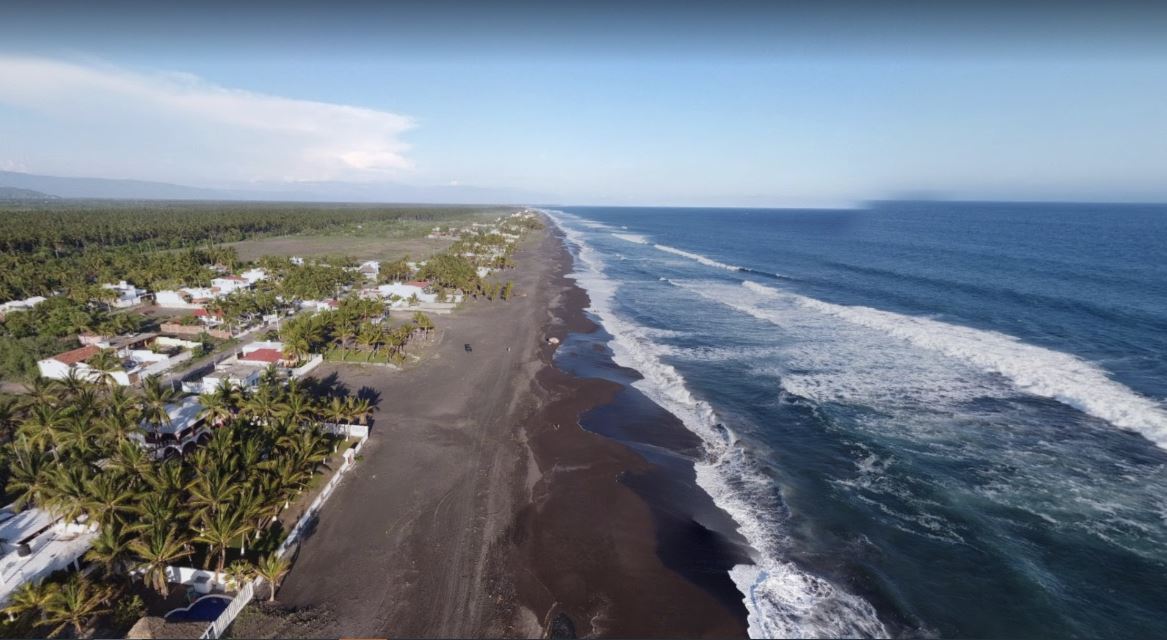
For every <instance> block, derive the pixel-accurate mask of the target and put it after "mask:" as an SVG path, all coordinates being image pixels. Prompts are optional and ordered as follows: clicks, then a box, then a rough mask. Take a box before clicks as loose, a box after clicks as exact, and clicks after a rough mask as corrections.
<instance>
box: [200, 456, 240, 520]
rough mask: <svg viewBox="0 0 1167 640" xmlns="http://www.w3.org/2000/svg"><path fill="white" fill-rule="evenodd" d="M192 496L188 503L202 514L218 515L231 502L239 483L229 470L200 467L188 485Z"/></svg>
mask: <svg viewBox="0 0 1167 640" xmlns="http://www.w3.org/2000/svg"><path fill="white" fill-rule="evenodd" d="M187 488H188V490H189V491H190V497H189V498H188V499H187V503H188V504H190V506H191V507H192V508H193V509H194V510H195V512H196V513H199V514H201V515H204V516H207V515H211V516H214V515H217V514H218V513H219V512H220V511H221V510H222V509H223V507H225V506H227V505H228V504H229V503H230V500H231V498H232V496H234V495H235V492H236V491H238V490H239V483H238V482H236V479H235V478H234V477H233V476H232V475H231V474H230V473H228V472H225V471H223V470H221V469H219V468H218V467H216V466H211V467H209V468H202V469H199V471H198V475H196V476H195V478H194V481H192V482H191V483H190V485H189V486H188V487H187Z"/></svg>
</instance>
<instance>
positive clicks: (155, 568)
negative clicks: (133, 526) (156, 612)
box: [130, 525, 192, 598]
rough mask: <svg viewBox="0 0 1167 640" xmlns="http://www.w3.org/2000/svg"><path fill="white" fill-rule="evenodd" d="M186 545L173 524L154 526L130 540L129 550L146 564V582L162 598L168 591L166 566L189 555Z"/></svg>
mask: <svg viewBox="0 0 1167 640" xmlns="http://www.w3.org/2000/svg"><path fill="white" fill-rule="evenodd" d="M186 547H187V545H186V543H185V542H184V541H183V540H182V539H180V538H179V536H178V529H177V527H175V526H173V525H171V526H169V527H165V528H164V527H163V526H154V527H152V528H150V529H149V530H148V531H147V532H146V535H144V536H142V537H140V538H136V539H134V540H131V541H130V551H133V552H134V555H136V556H138V557H139V558H141V559H142V561H143V562H144V563H145V565H146V566H145V569H146V574H145V576H144V578H145V580H146V582H147V584H149V585H150V588H152V589H154V590H155V591H157V592H158V593H160V594H161V595H162V597H163V598H165V597H167V595H169V593H170V589H169V588H168V587H167V583H168V582H169V581H170V580H169V576H167V575H166V568H167V567H169V566H170V565H171V564H172V563H174V562H177V561H179V560H181V559H183V558H185V557H187V556H189V555H191V553H192V552H191V551H190V550H189V549H187V548H186Z"/></svg>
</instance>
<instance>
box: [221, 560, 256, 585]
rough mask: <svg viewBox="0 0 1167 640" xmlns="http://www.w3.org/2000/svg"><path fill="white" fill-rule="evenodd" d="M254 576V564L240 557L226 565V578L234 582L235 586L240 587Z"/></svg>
mask: <svg viewBox="0 0 1167 640" xmlns="http://www.w3.org/2000/svg"><path fill="white" fill-rule="evenodd" d="M254 577H255V565H253V564H251V563H250V562H248V561H246V560H243V559H242V558H241V559H239V560H236V561H234V562H232V563H231V564H229V565H227V579H228V580H230V581H231V582H234V583H235V588H236V589H237V590H238V589H242V588H243V585H244V584H246V583H247V581H248V580H251V579H252V578H254Z"/></svg>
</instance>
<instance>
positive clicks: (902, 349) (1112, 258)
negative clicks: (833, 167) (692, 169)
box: [548, 202, 1167, 638]
mask: <svg viewBox="0 0 1167 640" xmlns="http://www.w3.org/2000/svg"><path fill="white" fill-rule="evenodd" d="M548 211H549V213H550V215H551V216H552V217H553V219H554V220H555V222H556V224H557V225H558V226H559V227H560V228H561V229H562V231H563V233H564V235H565V242H566V244H567V245H568V248H569V249H570V250H571V252H572V253H573V256H574V258H575V273H574V274H573V277H574V278H575V279H576V280H577V281H578V282H579V284H580V285H581V286H582V287H583V288H584V289H585V290H586V291H587V292H588V294H589V296H590V298H591V308H590V309H589V313H590V314H591V315H592V316H593V318H594V319H595V320H596V321H597V322H598V324H600V325H601V327H602V330H601V331H599V332H598V333H597V334H595V335H593V336H576V337H573V338H571V339H569V340H568V341H567V342H566V343H565V345H564V348H563V349H562V351H563V355H562V356H561V358H562V359H563V360H564V361H565V363H566V366H567V367H568V368H574V369H575V371H576V372H577V373H581V374H583V375H607V376H609V377H613V378H614V379H618V380H620V381H622V382H625V383H626V384H628V385H630V391H631V392H632V393H635V394H637V396H638V397H639V398H640V399H641V402H647V401H651V403H649V404H652V403H655V405H659V407H660V408H663V409H665V410H667V411H668V412H669V413H672V414H673V415H674V416H676V417H677V418H679V419H680V421H681V422H682V423H683V424H684V425H685V427H686V428H687V429H688V430H690V431H692V432H693V433H694V434H696V435H697V436H699V438H700V443H701V445H700V447H697V448H696V449H695V450H691V451H676V452H667V453H661V454H660V455H659V456H658V457H659V458H660V459H661V460H665V459H668V460H673V461H675V460H677V459H683V460H685V461H686V462H685V463H686V464H687V465H688V466H689V467H691V471H690V472H691V473H694V472H695V474H696V481H697V484H698V485H699V486H700V487H701V488H702V489H703V490H704V491H705V492H706V493H708V494H709V495H710V496H711V497H712V499H713V502H714V503H716V505H717V506H719V507H720V508H721V509H722V510H724V511H725V512H726V513H728V514H729V515H730V516H732V522H731V523H730V524H729V526H728V527H726V526H725V525H724V524H722V525H718V524H716V523H715V522H714V520H715V519H710V521H709V524H708V526H709V528H710V529H713V530H716V529H717V528H718V526H720V527H721V528H722V529H726V528H728V529H732V530H736V535H739V536H740V538H744V540H745V541H746V542H748V551H747V554H748V561H738V562H736V564H734V565H733V566H731V567H724V568H721V569H719V571H720V572H722V573H724V574H725V575H726V577H727V578H728V580H732V585H733V587H736V591H734V597H735V598H738V599H739V600H740V601H741V602H742V603H744V605H745V610H746V612H748V619H749V625H750V634H751V636H753V637H774V636H778V637H799V636H802V637H823V636H945V637H1026V638H1031V637H1101V636H1107V637H1117V636H1124V637H1154V636H1162V634H1163V633H1164V629H1165V628H1167V627H1165V626H1164V624H1165V623H1164V620H1167V404H1165V398H1167V206H1151V205H1099V204H1029V203H1027V204H1010V203H939V202H903V203H880V204H876V205H872V206H870V207H868V208H864V209H856V210H837V211H827V210H792V209H791V210H747V209H690V208H686V209H665V208H587V207H559V208H557V209H550V210H548ZM585 353H589V354H591V353H600V356H595V355H588V356H587V357H584V356H582V355H581V354H585ZM596 357H602V358H605V359H608V360H609V361H610V362H611V363H614V364H615V365H619V368H620V369H630V370H633V371H634V372H635V373H636V375H635V376H625V377H624V378H621V377H620V376H619V375H617V374H615V373H612V372H610V371H609V372H607V373H605V372H604V371H603V367H602V366H601V365H599V364H597V363H596V361H595V358H596ZM589 358H590V360H589ZM587 362H591V364H590V365H589V364H586V363H587ZM613 369H615V368H613ZM644 399H647V400H644ZM625 402H626V407H629V408H627V409H622V410H620V411H612V410H608V411H607V412H606V413H605V414H604V416H603V422H604V423H605V424H608V425H609V426H608V427H605V428H606V429H608V430H609V431H611V432H613V433H616V434H621V433H624V434H625V437H629V436H627V433H640V434H641V435H640V436H638V437H632V438H631V439H633V440H637V441H636V442H631V443H630V444H633V445H635V446H636V447H637V450H639V451H641V452H642V453H646V455H648V456H649V457H652V456H654V455H656V454H654V452H660V451H663V449H667V446H664V445H662V444H661V443H654V442H652V437H651V426H649V427H644V425H641V426H640V431H639V432H637V431H636V430H630V431H627V432H624V431H621V430H620V428H619V427H618V426H617V427H612V426H610V425H611V423H612V422H613V421H616V422H617V423H618V422H619V421H620V420H627V421H633V420H637V419H638V418H637V415H636V414H637V411H638V410H637V409H636V407H637V406H638V405H636V403H635V401H631V400H625ZM596 411H603V409H597V410H596ZM599 423H600V421H598V420H595V419H592V418H589V416H586V415H585V416H584V417H583V420H582V424H583V425H584V426H585V428H587V427H589V424H599ZM646 429H647V431H646ZM645 433H648V436H645V435H644V434H645ZM609 435H611V434H609ZM723 533H727V534H729V533H733V531H729V532H725V531H723Z"/></svg>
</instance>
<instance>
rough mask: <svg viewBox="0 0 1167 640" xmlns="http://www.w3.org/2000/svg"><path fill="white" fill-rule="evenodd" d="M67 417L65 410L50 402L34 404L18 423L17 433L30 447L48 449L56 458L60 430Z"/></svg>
mask: <svg viewBox="0 0 1167 640" xmlns="http://www.w3.org/2000/svg"><path fill="white" fill-rule="evenodd" d="M67 417H68V412H67V411H65V410H64V409H61V408H59V407H56V406H54V405H52V404H50V403H47V402H45V403H37V404H34V405H32V409H31V411H30V412H29V414H28V417H26V418H25V419H24V422H22V423H20V427H19V428H18V429H17V435H18V436H19V437H21V438H23V439H24V440H26V441H27V442H28V443H29V445H30V446H32V447H35V448H44V449H48V450H49V451H50V452H51V453H52V454H53V459H54V460H57V459H59V458H60V453H59V452H58V451H57V445H58V443H59V440H60V431H61V428H62V426H64V423H65V419H66V418H67Z"/></svg>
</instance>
